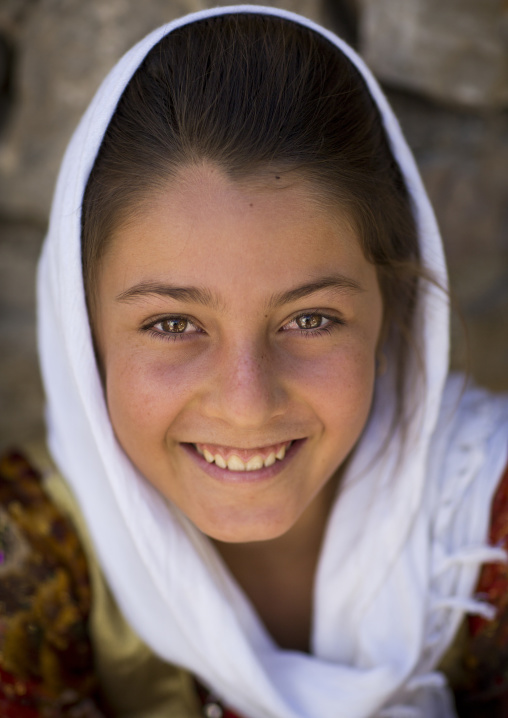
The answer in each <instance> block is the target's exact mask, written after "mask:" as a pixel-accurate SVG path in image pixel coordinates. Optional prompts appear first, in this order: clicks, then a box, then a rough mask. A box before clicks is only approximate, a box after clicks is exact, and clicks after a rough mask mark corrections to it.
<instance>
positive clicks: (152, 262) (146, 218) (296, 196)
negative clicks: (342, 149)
mask: <svg viewBox="0 0 508 718" xmlns="http://www.w3.org/2000/svg"><path fill="white" fill-rule="evenodd" d="M333 271H336V272H340V273H341V274H349V275H351V277H352V278H353V279H354V280H355V281H358V282H360V283H361V281H363V279H364V277H365V275H367V274H368V275H369V276H370V275H371V274H372V272H373V267H372V265H371V264H370V263H369V262H367V260H366V259H365V258H364V256H363V253H362V250H361V247H360V243H359V241H358V237H357V235H356V232H355V229H354V226H353V223H352V222H351V221H350V219H349V217H348V215H347V214H346V213H345V212H344V211H343V210H341V209H340V208H339V207H337V208H334V209H332V208H330V207H329V205H326V204H325V203H324V202H323V201H321V200H320V197H319V194H318V193H317V191H316V190H315V188H313V187H312V186H311V185H310V183H308V182H306V181H305V180H303V179H302V178H300V177H298V176H296V175H292V174H288V175H277V174H275V173H274V174H273V175H272V176H268V175H267V176H262V177H256V178H249V179H246V180H242V181H236V180H232V179H230V178H229V177H227V176H226V175H225V174H224V173H223V172H222V171H221V170H220V169H219V168H217V167H215V166H214V165H211V164H203V165H200V166H192V167H186V168H182V169H181V170H180V171H179V173H178V175H177V176H176V177H174V178H172V179H171V180H170V181H169V182H168V183H167V185H166V186H165V187H163V188H160V189H158V190H157V191H156V192H154V193H153V195H152V196H151V197H150V198H148V199H145V201H144V202H143V203H142V204H141V205H140V206H139V207H138V208H137V210H136V212H134V213H133V214H132V215H131V217H130V218H129V220H127V221H125V222H124V223H122V224H121V225H120V226H118V227H117V229H116V230H115V232H114V233H113V236H112V240H111V243H110V246H109V249H108V252H107V254H106V256H105V258H104V260H103V267H102V273H103V274H106V275H108V276H112V277H115V278H116V281H117V283H122V284H123V285H125V286H127V285H128V284H129V282H130V283H132V282H135V281H145V282H148V281H158V280H159V279H160V280H163V281H171V282H172V283H174V282H177V283H183V284H192V285H196V284H199V283H203V284H204V285H205V286H207V287H210V288H213V290H214V291H217V292H218V293H221V294H223V293H226V294H227V293H228V291H231V292H232V293H233V294H234V292H235V291H236V292H237V293H242V292H243V293H244V294H245V292H247V291H248V292H250V296H252V297H254V296H255V295H257V294H259V293H262V292H263V290H266V291H275V289H276V288H277V287H278V286H280V287H281V288H283V287H284V286H285V285H286V284H287V285H292V284H294V283H295V281H313V280H315V279H317V278H319V277H320V276H322V275H324V274H327V275H330V273H331V272H333Z"/></svg>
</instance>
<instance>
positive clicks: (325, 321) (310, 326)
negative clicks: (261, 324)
mask: <svg viewBox="0 0 508 718" xmlns="http://www.w3.org/2000/svg"><path fill="white" fill-rule="evenodd" d="M342 324H344V322H343V321H342V320H341V319H339V318H338V317H331V316H328V315H326V314H321V313H320V312H305V313H304V314H299V315H298V316H296V317H294V318H293V319H292V320H291V321H290V322H288V323H287V324H285V325H284V326H283V327H282V329H283V331H297V332H298V331H299V332H300V334H304V335H316V334H317V335H319V334H324V333H326V334H329V333H330V332H331V331H332V330H333V329H334V328H336V327H337V326H339V325H342Z"/></svg>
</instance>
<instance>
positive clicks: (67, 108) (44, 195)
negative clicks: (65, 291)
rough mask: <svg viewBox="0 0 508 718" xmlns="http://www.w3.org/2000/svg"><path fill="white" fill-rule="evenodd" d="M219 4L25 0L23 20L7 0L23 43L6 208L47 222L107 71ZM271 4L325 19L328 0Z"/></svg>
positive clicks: (1, 192) (5, 170)
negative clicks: (178, 21)
mask: <svg viewBox="0 0 508 718" xmlns="http://www.w3.org/2000/svg"><path fill="white" fill-rule="evenodd" d="M216 4H217V3H215V2H214V1H213V0H147V1H146V2H136V0H108V2H104V0H87V2H82V0H38V2H36V3H32V4H28V5H27V3H25V5H27V7H26V8H25V10H26V12H25V13H24V15H23V18H22V19H20V18H19V17H18V16H17V15H16V17H14V15H15V14H14V10H12V7H14V5H13V0H9V5H8V6H6V9H5V12H4V13H3V24H4V27H7V26H9V27H11V29H12V28H14V27H15V28H16V32H14V30H13V31H12V32H13V36H15V38H16V40H17V42H18V52H17V55H18V66H17V73H16V77H15V78H14V79H15V93H16V96H17V101H16V105H15V107H14V108H13V110H12V112H10V115H9V122H8V125H7V127H6V128H4V134H3V137H2V140H1V142H0V213H2V214H3V215H4V216H8V217H24V218H30V219H31V220H35V221H38V222H41V221H44V220H45V218H46V217H47V215H48V210H49V205H50V201H51V195H52V192H53V186H54V182H55V179H56V175H57V171H58V167H59V164H60V160H61V157H62V155H63V152H64V150H65V146H66V144H67V142H68V140H69V137H70V135H71V134H72V131H73V129H74V127H75V126H76V125H77V123H78V121H79V118H80V116H81V114H82V113H83V111H84V110H85V108H86V106H87V104H88V102H89V101H90V99H91V97H92V96H93V93H94V91H95V90H96V89H97V87H98V86H99V84H100V82H101V80H102V79H103V78H104V76H105V75H106V74H107V72H108V70H109V69H110V68H111V67H112V66H113V65H114V63H115V62H116V60H117V59H118V58H119V57H120V56H121V55H122V54H123V53H124V52H125V51H126V50H127V49H128V48H129V47H131V45H133V44H134V43H135V42H136V41H137V40H139V39H140V38H142V37H143V36H144V35H145V34H146V33H148V32H149V31H150V30H153V29H154V28H156V27H158V26H159V25H162V24H164V23H166V22H169V21H170V20H172V19H174V18H176V17H179V16H181V15H184V14H186V13H188V12H193V11H196V10H201V9H203V8H206V7H213V6H215V5H216ZM224 4H226V5H228V4H230V5H232V4H235V3H234V2H233V1H232V0H230V1H228V0H226V2H224ZM258 4H268V3H266V2H265V3H261V2H259V3H258ZM269 4H271V5H274V6H280V7H284V8H286V9H288V10H293V11H295V12H300V13H302V14H304V15H307V16H308V17H311V18H313V19H317V20H319V19H320V18H321V8H322V0H279V1H277V2H272V3H269ZM9 8H11V10H12V11H11V12H7V10H9ZM1 20H2V14H1V13H0V21H1ZM14 20H16V22H14ZM9 23H10V24H9ZM0 31H1V25H0Z"/></svg>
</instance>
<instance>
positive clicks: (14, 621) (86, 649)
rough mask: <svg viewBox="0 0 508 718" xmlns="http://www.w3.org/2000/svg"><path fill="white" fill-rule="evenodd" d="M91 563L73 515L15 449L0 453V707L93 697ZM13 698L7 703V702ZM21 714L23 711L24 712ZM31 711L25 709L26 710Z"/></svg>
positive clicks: (70, 705)
mask: <svg viewBox="0 0 508 718" xmlns="http://www.w3.org/2000/svg"><path fill="white" fill-rule="evenodd" d="M89 611H90V584H89V578H88V572H87V563H86V559H85V556H84V553H83V550H82V548H81V544H80V541H79V539H78V537H77V535H76V532H75V530H74V528H73V526H72V524H71V522H70V521H69V520H68V519H67V518H66V516H65V515H64V514H63V513H62V512H61V511H60V510H59V509H58V508H57V506H56V505H55V503H54V502H53V501H51V500H50V499H49V497H48V496H47V495H46V493H45V491H44V489H43V483H42V479H41V476H40V474H39V473H38V472H37V471H36V470H34V468H32V466H31V465H30V464H29V463H28V462H27V460H26V459H25V458H24V457H23V456H22V455H21V454H18V453H14V452H12V453H9V454H5V455H3V456H2V457H1V458H0V671H1V673H2V680H1V681H0V685H1V687H0V706H2V701H3V704H4V705H3V712H2V714H4V712H5V713H8V714H9V715H11V714H12V715H14V716H15V715H17V713H16V710H20V711H21V709H22V708H23V709H24V710H25V711H26V710H29V709H31V710H32V715H34V716H37V715H39V711H40V712H43V711H45V710H48V709H49V708H50V707H51V709H52V710H55V707H56V706H58V710H59V711H60V713H58V715H62V716H63V715H67V712H66V711H70V710H72V709H76V707H77V706H78V705H79V706H80V709H82V710H83V716H100V715H101V714H100V713H99V711H98V709H97V708H96V707H95V705H94V703H93V696H94V693H95V689H96V686H95V679H94V673H93V655H92V649H91V644H90V640H89V637H88V632H87V619H88V614H89ZM7 705H8V710H7V708H6V706H7ZM20 715H21V713H20ZM27 715H28V714H27Z"/></svg>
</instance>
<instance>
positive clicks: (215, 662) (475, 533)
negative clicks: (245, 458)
mask: <svg viewBox="0 0 508 718" xmlns="http://www.w3.org/2000/svg"><path fill="white" fill-rule="evenodd" d="M234 12H241V13H264V14H269V15H276V16H279V17H283V18H286V19H288V20H290V21H293V22H296V23H300V24H302V25H305V26H307V27H310V28H312V29H313V30H315V31H316V32H318V33H321V34H322V35H324V36H325V37H326V38H328V39H329V40H330V41H331V42H332V43H333V44H334V45H336V46H337V48H338V49H339V50H340V51H342V52H344V53H345V54H346V55H347V56H348V57H349V58H350V59H351V61H352V62H353V63H354V64H355V65H356V67H357V68H358V69H359V71H360V72H361V73H362V75H363V77H364V79H365V82H366V84H367V86H368V88H369V90H370V92H371V94H372V96H373V98H374V100H375V101H376V103H377V104H378V107H379V110H380V113H381V115H382V118H383V122H384V124H385V128H386V131H387V134H388V137H389V140H390V143H391V146H392V149H393V154H394V156H395V158H396V160H397V162H398V163H399V165H400V167H401V170H402V172H403V175H404V177H405V180H406V183H407V186H408V189H409V192H410V194H411V197H412V200H413V203H414V209H415V218H416V220H417V225H418V231H419V238H420V247H421V254H422V258H423V261H424V263H425V265H426V266H427V267H428V268H429V269H431V270H432V272H433V273H434V275H435V277H436V279H437V281H438V282H439V283H440V284H441V285H442V286H446V269H445V263H444V258H443V251H442V246H441V240H440V237H439V232H438V229H437V226H436V222H435V219H434V215H433V213H432V210H431V208H430V205H429V202H428V199H427V196H426V194H425V191H424V189H423V186H422V183H421V180H420V177H419V175H418V171H417V169H416V166H415V163H414V160H413V158H412V156H411V153H410V151H409V149H408V147H407V145H406V143H405V140H404V138H403V137H402V134H401V131H400V128H399V126H398V123H397V121H396V119H395V117H394V116H393V113H392V111H391V109H390V108H389V106H388V104H387V102H386V99H385V98H384V95H383V93H382V92H381V90H380V89H379V86H378V85H377V83H376V81H375V80H374V79H373V77H372V75H371V74H370V72H369V71H368V70H367V68H366V67H365V65H364V63H363V62H362V60H361V59H360V58H359V57H358V56H357V55H356V54H355V53H354V52H353V50H351V48H349V47H348V46H347V45H346V44H345V43H343V42H342V41H341V40H339V39H338V38H336V37H335V36H334V35H333V34H332V33H330V32H328V31H326V30H325V29H323V28H321V27H319V26H318V25H316V24H314V23H312V22H310V21H308V20H305V19H304V18H301V17H299V16H297V15H293V14H291V13H288V12H285V11H282V10H277V9H275V8H262V7H259V6H231V7H227V8H217V9H214V10H210V11H205V12H201V13H197V14H195V15H191V16H187V17H186V18H183V19H181V20H179V21H176V22H174V23H171V24H170V25H168V26H166V27H163V28H159V29H158V30H156V31H155V32H154V33H152V34H151V35H149V36H148V37H147V38H145V39H144V40H142V41H141V42H140V43H139V44H138V45H136V46H135V47H134V48H133V49H132V50H131V51H130V52H129V53H127V55H125V56H124V58H122V59H121V60H120V61H119V63H118V64H117V65H116V67H115V68H114V69H113V70H112V71H111V73H110V74H109V75H108V77H107V78H106V80H105V81H104V83H103V85H102V86H101V87H100V89H99V90H98V92H97V95H96V97H95V98H94V100H93V101H92V103H91V105H90V107H89V109H88V110H87V112H86V114H85V115H84V117H83V119H82V121H81V123H80V125H79V127H78V129H77V131H76V133H75V135H74V137H73V138H72V140H71V143H70V144H69V147H68V150H67V153H66V156H65V158H64V161H63V164H62V169H61V172H60V176H59V180H58V184H57V188H56V192H55V198H54V203H53V208H52V213H51V221H50V226H49V231H48V235H47V238H46V241H45V245H44V249H43V255H42V258H41V262H40V266H39V274H38V298H39V319H38V321H39V348H40V355H41V364H42V372H43V379H44V384H45V388H46V395H47V416H48V426H49V443H50V448H51V450H52V453H53V455H54V458H55V460H56V461H57V463H58V465H59V467H60V470H61V471H62V473H63V475H64V476H65V477H66V478H67V480H68V481H69V483H70V485H71V487H72V488H73V490H74V492H75V494H76V496H77V497H78V500H79V501H80V504H81V507H82V509H83V512H84V515H85V517H86V519H87V522H88V525H89V529H90V532H91V535H92V538H93V540H94V542H95V545H96V549H97V553H98V555H99V558H100V561H101V564H102V568H103V570H104V573H105V575H106V577H107V580H108V582H109V584H110V586H111V589H112V591H113V593H114V595H115V597H116V599H117V601H118V603H119V605H120V607H121V609H122V611H123V613H124V615H125V616H126V618H127V620H128V621H129V622H130V624H131V625H132V627H133V628H134V630H135V631H136V632H137V633H138V634H139V635H140V637H141V638H142V639H143V640H144V641H145V642H146V643H147V644H148V645H150V646H151V647H152V649H153V650H154V651H155V652H156V653H157V654H159V655H160V656H162V657H163V658H165V659H166V660H167V661H169V662H173V663H177V664H179V665H182V666H184V667H186V668H188V669H189V670H190V671H192V672H193V673H194V674H195V675H196V676H199V677H200V678H201V680H202V681H204V682H205V683H206V684H207V685H209V686H210V687H211V688H213V691H214V693H216V694H217V695H218V696H219V697H220V698H221V699H222V700H223V701H224V702H225V703H226V704H228V705H230V706H232V707H233V708H235V709H236V710H237V711H238V712H239V713H241V714H243V715H244V716H246V718H316V716H319V718H342V717H344V718H370V717H372V718H374V717H375V716H379V717H380V718H381V717H383V718H406V717H407V718H410V717H411V718H413V717H415V718H416V717H418V718H420V717H421V716H425V717H432V718H451V717H452V716H453V715H454V708H453V702H452V700H451V698H450V695H449V692H448V689H447V687H446V682H445V680H444V678H443V676H441V675H440V674H438V673H436V672H435V671H436V666H437V664H438V662H439V659H440V658H441V656H442V655H443V653H444V652H445V650H446V648H447V647H448V646H449V644H450V642H451V641H452V640H453V637H454V635H455V632H456V630H457V627H458V625H459V623H460V621H461V619H462V617H463V615H464V613H465V612H468V611H473V612H476V613H480V614H481V615H484V616H486V617H490V616H491V615H492V609H491V608H490V607H488V606H486V605H485V604H483V603H482V602H481V601H480V600H477V599H476V598H475V597H474V596H473V595H472V593H473V590H474V584H475V580H476V578H477V575H478V568H479V565H480V563H481V562H483V561H486V560H504V558H505V557H504V553H503V552H501V551H500V550H499V549H497V548H489V547H487V546H486V543H485V542H486V536H487V531H488V520H489V507H490V501H491V498H492V495H493V493H494V491H495V487H496V484H497V482H498V480H499V477H500V475H501V472H502V469H503V467H504V465H505V463H506V458H507V444H508V412H507V401H506V399H502V398H492V397H490V396H488V395H487V394H485V393H483V392H477V391H475V390H465V391H464V392H463V393H462V386H461V380H460V379H458V378H452V379H450V380H448V381H447V374H448V303H447V300H446V297H445V295H444V293H443V292H441V291H440V290H438V289H437V288H436V287H435V286H433V285H426V286H422V291H421V297H420V300H419V306H418V316H417V323H416V329H415V337H414V338H415V342H416V344H417V345H418V347H419V351H420V354H421V356H422V358H423V360H424V363H425V370H426V391H425V394H424V396H423V397H421V399H420V400H419V402H418V407H417V410H416V411H415V412H414V415H413V416H412V418H411V420H410V421H409V422H408V426H407V427H406V428H407V436H408V441H407V444H406V446H407V447H408V448H406V450H403V451H402V453H400V447H401V437H400V436H399V435H396V436H395V438H394V439H393V440H392V441H391V442H390V446H389V448H388V449H387V450H385V451H380V449H381V447H382V446H383V443H384V439H385V436H386V427H387V426H388V425H389V423H390V421H389V420H390V412H391V407H392V401H391V399H392V396H393V393H392V385H393V376H391V375H390V371H388V372H387V373H386V375H384V376H383V377H381V378H380V379H379V380H378V382H377V386H376V396H375V400H374V405H373V409H372V413H371V416H370V419H369V422H368V425H367V427H366V429H365V431H364V434H363V436H362V438H361V441H360V444H359V446H358V449H357V451H356V452H355V455H354V458H353V460H352V462H351V464H350V466H349V468H348V472H347V475H346V476H345V478H344V485H343V487H342V488H341V491H340V493H339V495H338V498H337V501H336V502H335V505H334V507H333V509H332V513H331V516H330V520H329V524H328V527H327V532H326V537H325V542H324V547H323V551H322V555H321V558H320V562H319V566H318V571H317V575H316V580H315V587H314V615H313V629H312V655H304V654H300V653H297V652H290V651H283V650H280V649H279V648H278V647H277V646H276V645H275V644H274V642H273V641H272V640H271V638H270V636H268V634H267V633H266V631H265V629H264V628H263V626H262V625H261V623H260V621H259V620H258V618H257V616H256V615H255V613H254V611H253V609H252V607H251V606H250V604H249V602H248V601H247V599H246V597H245V596H244V595H243V594H242V592H241V591H240V589H239V588H238V586H237V585H236V584H235V582H234V581H233V580H232V578H231V576H230V575H229V574H228V572H227V571H226V569H225V567H224V566H223V565H222V563H221V562H220V560H219V557H218V556H217V554H216V552H215V551H214V550H213V547H212V545H211V544H210V542H209V541H208V540H207V539H206V537H204V536H202V535H201V534H200V533H199V532H198V531H197V530H196V529H195V528H194V527H193V526H192V525H191V524H190V523H189V521H188V520H187V519H186V518H185V517H184V516H182V515H181V514H180V513H179V512H178V511H177V510H176V509H175V508H174V507H172V506H169V505H168V504H167V503H166V501H164V500H163V499H162V497H161V496H160V495H159V494H158V493H157V492H156V491H155V489H153V488H152V487H151V486H149V485H148V484H147V482H146V481H145V480H144V479H143V477H142V476H140V475H139V474H138V472H137V471H136V469H135V468H134V467H133V466H132V464H131V463H130V461H129V460H128V459H127V457H126V456H125V454H124V453H123V452H122V450H121V448H120V447H119V446H118V444H117V442H116V440H115V437H114V433H113V430H112V427H111V424H110V422H109V418H108V414H107V410H106V406H105V403H104V397H103V392H102V387H101V383H100V380H99V376H98V372H97V367H96V363H95V358H94V353H93V347H92V342H91V337H90V330H89V325H88V319H87V314H86V306H85V301H84V293H83V283H82V277H81V259H80V207H81V202H82V196H83V192H84V188H85V186H86V181H87V178H88V175H89V172H90V170H91V168H92V165H93V162H94V160H95V157H96V154H97V151H98V149H99V146H100V143H101V140H102V137H103V134H104V132H105V130H106V128H107V125H108V123H109V120H110V118H111V116H112V113H113V112H114V109H115V106H116V104H117V102H118V99H119V97H120V95H121V93H122V91H123V89H124V87H125V85H126V83H127V82H128V81H129V79H130V78H131V76H132V74H133V73H134V71H135V70H136V68H137V67H138V65H139V63H140V62H141V61H142V60H143V58H144V56H145V55H146V53H147V52H148V51H149V50H150V49H151V48H152V47H153V46H154V44H156V43H157V42H158V41H159V40H160V39H161V38H162V37H163V36H164V35H165V34H166V33H168V32H171V31H172V30H173V29H174V28H176V27H178V26H179V25H182V24H186V23H192V22H197V21H199V20H200V19H202V18H206V17H210V16H214V15H221V14H226V13H234ZM389 352H390V348H389V347H388V348H387V353H388V357H389ZM389 364H390V362H389ZM392 364H393V363H392ZM417 384H418V381H417V368H416V367H414V370H413V372H412V374H411V375H410V377H409V381H408V384H407V388H406V392H407V394H408V398H412V397H413V394H414V387H415V386H417Z"/></svg>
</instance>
